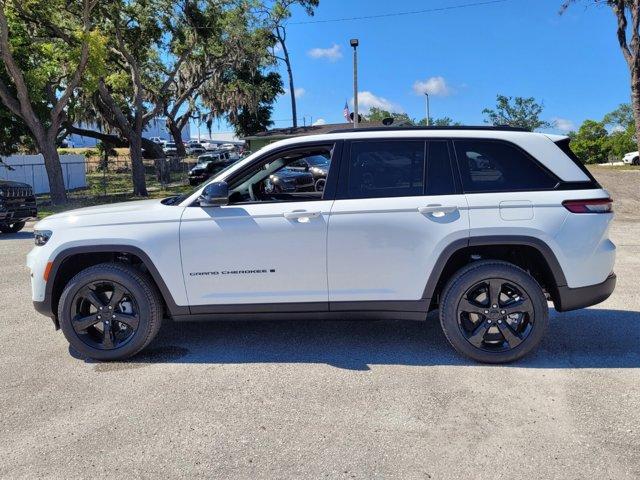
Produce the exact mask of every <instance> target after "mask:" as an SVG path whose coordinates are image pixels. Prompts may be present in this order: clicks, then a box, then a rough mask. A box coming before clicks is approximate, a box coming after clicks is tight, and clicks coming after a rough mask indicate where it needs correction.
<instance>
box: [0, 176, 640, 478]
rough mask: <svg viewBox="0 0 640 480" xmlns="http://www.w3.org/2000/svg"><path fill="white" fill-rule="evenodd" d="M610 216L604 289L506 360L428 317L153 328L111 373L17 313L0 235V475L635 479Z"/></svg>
mask: <svg viewBox="0 0 640 480" xmlns="http://www.w3.org/2000/svg"><path fill="white" fill-rule="evenodd" d="M607 175H609V173H607ZM614 175H615V174H614ZM610 180H611V178H609V177H607V178H602V181H603V183H604V184H605V186H607V187H609V188H610V189H611V190H612V193H613V194H614V196H616V197H617V198H619V197H618V195H619V194H620V191H622V190H623V188H626V187H624V186H621V185H623V184H624V182H623V181H621V182H618V181H614V182H613V183H612V184H611V185H608V183H610ZM637 180H640V177H638V178H637ZM639 184H640V183H635V188H636V190H635V192H636V196H637V192H638V187H637V186H638V185H639ZM630 188H631V187H630ZM631 190H632V189H631ZM631 201H637V198H636V199H635V200H634V199H631ZM618 202H619V203H618V204H622V205H626V204H627V199H626V198H625V199H624V200H618ZM637 211H638V210H637V209H636V212H637ZM636 215H637V214H636ZM622 217H623V218H621V219H619V220H616V222H615V224H614V227H613V232H612V237H613V239H614V241H615V242H616V243H617V244H618V248H619V249H618V261H617V266H616V271H617V273H618V287H617V289H616V291H615V293H614V295H613V296H612V297H611V298H610V299H609V300H607V301H606V302H605V303H603V304H601V305H598V306H596V307H593V308H589V309H586V310H582V311H577V312H569V313H565V314H555V313H554V314H553V315H552V323H551V329H550V332H549V334H548V336H547V338H546V339H545V341H544V342H543V344H542V346H541V348H540V349H539V350H538V351H537V353H535V354H534V355H531V356H529V357H527V358H526V359H525V360H524V361H521V362H519V363H517V364H514V365H510V366H482V365H477V364H474V363H472V362H470V361H467V360H465V359H462V358H460V357H458V356H457V355H456V354H455V353H454V352H453V350H452V349H451V348H450V347H449V345H448V344H447V342H446V340H445V338H444V336H443V335H442V333H441V332H440V329H439V326H438V324H437V320H436V319H435V318H430V320H429V321H428V322H427V323H426V324H422V323H411V322H398V321H387V322H372V323H370V322H302V321H299V322H265V323H258V322H253V323H234V324H226V323H210V324H172V323H171V322H166V323H165V325H164V326H163V329H162V330H161V333H160V335H159V337H158V339H157V340H156V341H155V342H154V343H153V344H152V345H151V346H150V348H149V349H148V350H147V351H146V353H144V354H142V355H140V356H138V357H136V358H135V359H133V360H131V361H129V362H122V363H92V362H85V361H83V360H80V359H77V358H74V357H73V356H72V355H70V354H69V350H68V347H67V343H66V341H65V339H64V337H63V336H62V334H61V333H60V332H57V333H55V332H54V331H53V328H52V326H51V324H50V322H49V320H48V319H46V318H45V317H42V316H39V315H38V314H37V313H35V311H34V310H33V308H32V306H31V302H30V298H29V285H28V272H27V269H26V267H25V266H24V261H25V255H26V253H27V252H28V250H29V249H30V248H31V245H32V240H31V236H30V234H29V233H26V232H25V233H20V234H16V235H4V236H0V347H1V348H0V362H1V364H2V367H3V368H2V371H1V373H0V405H1V407H2V408H0V477H2V478H12V479H13V478H40V477H49V478H54V477H55V478H102V477H110V478H132V477H147V478H157V477H171V478H192V477H210V478H252V479H253V478H302V477H307V478H319V477H323V478H363V479H371V478H388V477H395V478H434V479H449V478H450V479H455V478H473V479H484V478H486V479H495V478H508V479H514V478H525V477H528V478H563V479H566V478H575V479H578V478H615V479H621V478H633V479H636V478H639V477H640V409H639V408H638V405H640V348H639V345H640V313H639V310H640V293H639V290H638V288H637V284H638V280H640V278H639V277H638V271H639V270H640V255H639V254H640V240H639V239H640V222H636V221H632V220H634V217H633V215H632V211H628V212H627V210H625V211H624V215H623V216H622Z"/></svg>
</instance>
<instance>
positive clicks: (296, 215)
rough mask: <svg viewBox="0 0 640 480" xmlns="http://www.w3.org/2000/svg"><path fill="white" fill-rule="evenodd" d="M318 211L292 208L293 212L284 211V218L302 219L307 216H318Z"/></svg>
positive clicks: (307, 217)
mask: <svg viewBox="0 0 640 480" xmlns="http://www.w3.org/2000/svg"><path fill="white" fill-rule="evenodd" d="M319 216H320V212H307V211H306V210H294V211H293V212H285V213H284V218H286V219H287V220H298V221H300V220H303V219H305V218H306V219H309V218H318V217H319Z"/></svg>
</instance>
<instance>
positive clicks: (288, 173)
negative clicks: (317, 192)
mask: <svg viewBox="0 0 640 480" xmlns="http://www.w3.org/2000/svg"><path fill="white" fill-rule="evenodd" d="M274 176H275V177H278V178H281V179H283V180H284V179H287V180H288V179H292V178H296V177H310V176H311V174H310V173H308V172H299V171H297V170H290V169H288V168H287V167H285V168H283V169H281V170H279V171H278V172H276V173H275V174H274Z"/></svg>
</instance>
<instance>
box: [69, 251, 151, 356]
mask: <svg viewBox="0 0 640 480" xmlns="http://www.w3.org/2000/svg"><path fill="white" fill-rule="evenodd" d="M162 307H163V304H162V297H161V296H160V292H159V291H158V289H157V287H156V286H155V284H154V282H153V279H152V278H151V277H150V276H149V275H148V274H147V273H145V272H143V271H141V270H140V269H138V268H136V267H135V266H133V265H129V264H125V263H120V262H109V263H101V264H98V265H93V266H91V267H88V268H86V269H84V270H82V271H81V272H79V273H78V274H76V275H75V276H74V277H73V278H72V279H71V280H69V281H68V282H67V284H66V285H65V286H64V289H63V291H62V294H61V295H60V300H59V302H58V320H59V322H60V328H61V329H62V332H63V333H64V336H65V337H66V338H67V340H68V341H69V344H70V345H71V346H72V347H73V349H74V350H76V351H77V352H78V353H80V354H81V355H82V356H83V357H88V358H93V359H96V360H121V359H124V358H128V357H131V356H132V355H135V354H136V353H138V352H139V351H140V350H142V349H143V348H145V347H146V346H147V345H148V344H149V343H150V342H151V341H152V340H153V339H154V338H155V336H156V335H157V333H158V331H159V330H160V325H161V324H162V316H163V308H162Z"/></svg>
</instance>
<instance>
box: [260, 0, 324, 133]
mask: <svg viewBox="0 0 640 480" xmlns="http://www.w3.org/2000/svg"><path fill="white" fill-rule="evenodd" d="M319 4H320V0H269V1H268V2H267V4H266V5H265V4H263V5H262V6H261V7H260V8H259V9H258V10H259V12H260V13H261V14H262V15H263V16H264V17H265V21H266V23H267V25H268V26H269V28H270V29H271V31H272V32H273V35H274V36H275V37H276V39H277V41H278V44H279V45H280V48H281V49H282V56H280V55H277V54H276V53H275V51H274V53H273V56H274V58H276V59H277V60H280V61H282V62H284V64H285V66H286V68H287V76H288V77H289V95H290V96H291V116H292V117H293V127H294V128H295V127H297V126H298V112H297V108H296V94H295V88H294V84H293V69H292V68H291V57H290V56H289V49H288V47H287V29H286V21H287V20H288V19H289V18H291V7H292V6H294V5H299V6H300V7H302V8H303V9H304V11H305V12H306V13H307V15H310V16H312V15H313V13H314V9H315V8H316V7H317V6H318V5H319ZM269 5H270V6H269Z"/></svg>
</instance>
